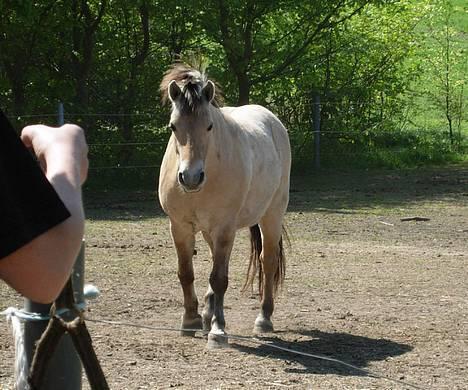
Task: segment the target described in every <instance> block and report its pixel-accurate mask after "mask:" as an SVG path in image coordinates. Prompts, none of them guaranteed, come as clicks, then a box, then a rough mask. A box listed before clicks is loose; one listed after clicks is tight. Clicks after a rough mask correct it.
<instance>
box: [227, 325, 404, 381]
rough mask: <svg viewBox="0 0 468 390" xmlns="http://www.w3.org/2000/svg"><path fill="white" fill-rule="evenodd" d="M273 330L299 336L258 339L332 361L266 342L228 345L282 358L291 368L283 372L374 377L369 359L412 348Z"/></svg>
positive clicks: (364, 339)
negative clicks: (369, 370) (295, 352)
mask: <svg viewBox="0 0 468 390" xmlns="http://www.w3.org/2000/svg"><path fill="white" fill-rule="evenodd" d="M276 333H277V334H278V333H288V334H291V333H292V334H296V335H299V336H300V337H299V338H296V339H295V340H292V341H289V340H282V339H281V338H279V337H261V338H259V340H261V341H264V342H266V343H273V344H274V345H277V346H278V347H280V348H287V349H292V350H295V351H299V352H304V353H308V354H314V355H317V356H323V357H324V358H329V359H332V360H334V361H330V360H324V359H320V358H319V357H310V356H304V355H298V354H293V353H292V352H288V351H284V350H278V349H273V348H272V347H269V346H267V345H260V346H257V347H250V346H246V345H241V344H238V343H235V342H231V344H230V346H231V347H232V348H235V349H237V350H239V351H241V352H244V353H248V354H253V355H257V356H261V357H267V358H270V359H277V360H284V361H286V362H287V364H289V365H291V368H287V369H286V370H285V371H286V372H291V373H303V374H322V375H326V374H333V375H341V376H374V375H373V374H372V373H371V372H366V370H367V369H366V367H367V365H368V364H369V363H370V362H372V361H380V360H385V359H387V358H390V357H394V356H399V355H402V354H404V353H406V352H409V351H411V350H412V347H410V346H409V345H405V344H400V343H396V342H394V341H390V340H385V339H372V338H368V337H363V336H355V335H351V334H347V333H327V332H321V331H319V330H298V331H283V332H276ZM291 363H296V364H291ZM350 365H352V366H355V367H356V368H353V367H351V366H350ZM298 366H299V367H298Z"/></svg>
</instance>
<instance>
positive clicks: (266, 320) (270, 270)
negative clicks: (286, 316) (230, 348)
mask: <svg viewBox="0 0 468 390" xmlns="http://www.w3.org/2000/svg"><path fill="white" fill-rule="evenodd" d="M260 229H261V231H262V254H261V255H260V261H261V263H262V270H261V271H260V272H263V282H262V286H261V289H262V301H261V309H260V313H259V314H258V316H257V319H256V320H255V325H254V333H266V332H272V331H273V323H272V321H271V315H272V314H273V309H274V295H275V292H276V289H277V288H278V285H279V283H280V282H281V279H282V276H283V273H284V262H283V260H284V259H283V253H282V242H281V233H282V216H281V217H278V216H277V215H266V216H264V217H263V218H262V220H261V221H260Z"/></svg>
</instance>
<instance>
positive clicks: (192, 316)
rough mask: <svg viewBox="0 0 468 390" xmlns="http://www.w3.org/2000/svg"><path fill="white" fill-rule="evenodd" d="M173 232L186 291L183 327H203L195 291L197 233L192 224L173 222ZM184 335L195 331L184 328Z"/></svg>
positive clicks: (191, 334)
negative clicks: (194, 257) (194, 251)
mask: <svg viewBox="0 0 468 390" xmlns="http://www.w3.org/2000/svg"><path fill="white" fill-rule="evenodd" d="M171 233H172V238H173V240H174V245H175V247H176V250H177V257H178V272H177V275H178V276H179V281H180V284H181V286H182V290H183V293H184V308H185V311H184V314H183V316H182V329H201V328H202V320H201V316H200V315H199V314H198V299H197V295H196V293H195V287H194V285H193V282H194V279H195V277H194V273H193V263H192V257H193V250H194V248H195V235H194V234H193V232H192V229H191V226H190V225H181V224H176V223H174V222H171ZM181 334H182V335H183V336H194V335H195V331H192V330H182V331H181Z"/></svg>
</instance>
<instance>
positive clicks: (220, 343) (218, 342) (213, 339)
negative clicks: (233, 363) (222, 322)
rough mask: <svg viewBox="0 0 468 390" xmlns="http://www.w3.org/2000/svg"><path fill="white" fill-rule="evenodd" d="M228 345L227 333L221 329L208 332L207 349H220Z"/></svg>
mask: <svg viewBox="0 0 468 390" xmlns="http://www.w3.org/2000/svg"><path fill="white" fill-rule="evenodd" d="M228 346H229V343H228V337H227V334H226V333H225V332H223V331H218V332H217V333H213V332H210V333H208V342H207V344H206V348H207V349H221V348H227V347H228Z"/></svg>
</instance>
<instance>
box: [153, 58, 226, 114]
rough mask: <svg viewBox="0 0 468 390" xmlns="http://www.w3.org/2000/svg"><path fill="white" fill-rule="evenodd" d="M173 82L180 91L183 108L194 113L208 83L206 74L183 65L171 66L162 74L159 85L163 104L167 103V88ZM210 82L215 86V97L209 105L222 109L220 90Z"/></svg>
mask: <svg viewBox="0 0 468 390" xmlns="http://www.w3.org/2000/svg"><path fill="white" fill-rule="evenodd" d="M173 80H175V81H176V83H177V85H178V86H179V87H180V89H181V90H182V96H183V98H184V104H183V106H184V107H185V108H187V109H189V110H190V111H192V112H193V111H196V110H197V108H198V107H199V106H200V105H201V103H202V102H203V101H202V94H201V91H202V89H203V87H204V86H205V85H206V84H207V83H208V76H207V75H206V73H205V72H204V71H201V70H199V69H196V68H195V67H192V66H189V65H187V64H183V63H175V64H174V65H172V66H171V67H170V68H169V69H168V70H167V72H166V73H165V74H164V77H163V79H162V81H161V85H160V86H159V90H160V92H161V98H162V102H163V104H166V103H168V101H169V94H168V86H169V84H170V82H171V81H173ZM211 81H212V82H214V83H215V85H216V93H215V97H214V99H213V100H212V102H211V104H213V105H214V106H215V107H222V105H223V98H222V94H221V89H220V88H219V85H218V84H217V83H216V82H215V81H214V80H211Z"/></svg>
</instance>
